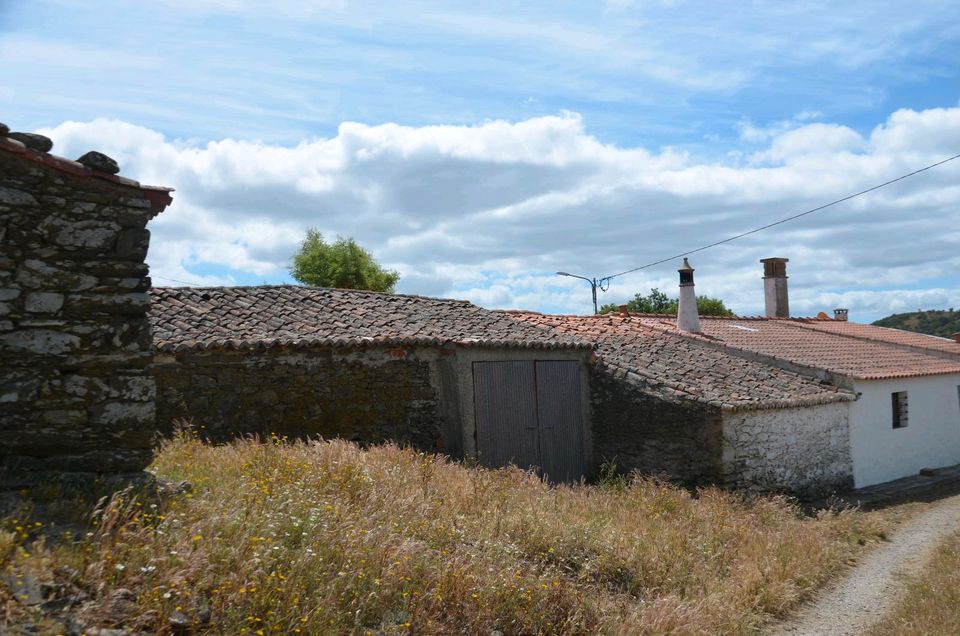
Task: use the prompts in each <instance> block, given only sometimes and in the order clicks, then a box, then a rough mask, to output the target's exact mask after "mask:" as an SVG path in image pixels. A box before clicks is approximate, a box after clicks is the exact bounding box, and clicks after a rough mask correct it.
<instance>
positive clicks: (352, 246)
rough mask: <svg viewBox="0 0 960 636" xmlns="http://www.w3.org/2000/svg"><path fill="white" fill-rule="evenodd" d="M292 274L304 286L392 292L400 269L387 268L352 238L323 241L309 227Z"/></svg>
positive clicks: (296, 256) (317, 233)
mask: <svg viewBox="0 0 960 636" xmlns="http://www.w3.org/2000/svg"><path fill="white" fill-rule="evenodd" d="M290 275H291V276H293V277H294V278H295V279H296V280H298V281H299V282H301V283H303V284H304V285H310V286H312V287H337V288H340V289H367V290H370V291H381V292H393V290H394V287H395V286H396V284H397V281H398V280H400V274H399V272H395V271H393V270H387V269H384V268H382V267H381V266H380V264H379V263H377V261H375V260H374V258H373V255H372V254H371V253H370V252H368V251H367V250H365V249H363V248H362V247H360V246H359V245H357V242H356V241H354V240H353V239H352V238H343V237H340V236H338V237H337V240H336V241H334V242H333V243H327V242H326V241H324V240H323V235H322V234H320V232H318V231H317V230H316V229H313V228H311V229H309V230H307V236H306V238H304V239H303V243H301V245H300V251H298V252H297V253H296V255H294V257H293V265H292V266H291V267H290Z"/></svg>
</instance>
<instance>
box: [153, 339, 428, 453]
mask: <svg viewBox="0 0 960 636" xmlns="http://www.w3.org/2000/svg"><path fill="white" fill-rule="evenodd" d="M437 357H438V352H437V351H435V350H430V349H427V348H417V349H412V350H406V349H402V348H387V347H369V348H355V349H330V348H306V347H302V348H297V349H288V348H282V347H276V348H272V349H266V350H262V351H235V350H234V351H211V352H196V351H194V352H189V353H180V354H158V355H157V357H156V364H155V370H156V375H157V382H158V387H159V401H158V423H159V426H160V428H161V431H162V432H164V433H169V432H170V429H171V427H172V426H174V425H175V424H176V423H177V421H178V420H183V421H188V422H191V423H192V424H193V425H194V426H195V427H196V428H197V430H198V432H199V433H201V434H202V435H203V436H204V437H206V438H208V439H211V440H215V441H226V440H229V439H231V438H234V437H237V436H242V435H247V434H257V435H259V436H261V437H264V436H268V435H270V434H276V435H279V436H288V437H290V438H303V437H325V438H333V437H339V438H342V439H348V440H354V441H357V442H362V443H377V442H384V441H387V440H394V441H396V442H398V443H400V444H409V445H412V446H414V447H416V448H419V449H422V450H437V449H438V447H439V446H441V445H442V443H441V439H442V433H443V431H442V413H441V407H440V401H441V398H440V392H439V386H438V384H437V380H436V379H435V378H436V372H435V371H434V368H435V361H436V359H437Z"/></svg>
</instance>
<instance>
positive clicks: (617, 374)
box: [509, 258, 960, 494]
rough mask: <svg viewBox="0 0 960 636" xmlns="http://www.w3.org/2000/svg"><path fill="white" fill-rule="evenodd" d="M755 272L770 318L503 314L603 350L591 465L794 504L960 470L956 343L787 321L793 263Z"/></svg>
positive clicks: (594, 389) (959, 345)
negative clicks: (781, 495) (781, 497)
mask: <svg viewBox="0 0 960 636" xmlns="http://www.w3.org/2000/svg"><path fill="white" fill-rule="evenodd" d="M763 262H764V270H765V277H764V288H765V292H766V293H765V298H766V310H767V313H768V314H769V316H768V317H762V318H743V317H730V318H718V317H710V316H699V317H698V319H697V320H696V321H693V320H689V319H688V320H686V321H683V320H678V319H677V318H676V317H674V316H662V315H643V314H630V313H628V312H626V311H625V308H622V310H621V313H620V314H619V315H606V316H551V315H541V314H536V313H530V312H510V314H509V315H511V316H513V317H514V318H515V319H517V320H521V321H524V322H527V323H533V324H537V325H541V326H546V327H550V328H552V329H555V330H557V331H561V332H563V333H568V334H571V335H576V336H578V337H580V338H582V339H585V340H591V341H593V342H596V343H597V355H598V358H599V362H598V364H597V365H595V366H594V367H593V369H592V373H591V400H592V404H593V412H594V434H593V439H594V446H593V448H594V454H595V457H594V463H595V464H599V463H602V462H606V461H613V462H615V463H616V465H617V466H618V467H619V468H620V469H621V470H634V469H635V470H640V471H641V472H645V473H660V474H664V475H667V476H670V477H673V478H677V479H681V480H684V481H687V482H694V483H703V482H714V483H721V484H725V485H728V486H732V487H737V488H758V489H769V490H784V491H789V492H794V493H800V494H814V493H823V492H827V491H831V490H843V489H845V488H849V487H863V486H869V485H873V484H877V483H882V482H885V481H890V480H893V479H897V478H900V477H904V476H907V475H912V474H916V473H917V472H918V471H920V470H921V469H923V468H936V467H943V466H948V465H953V464H958V463H960V342H958V341H954V340H947V339H944V338H937V337H933V336H926V335H923V334H916V333H910V332H905V331H899V330H896V329H886V328H883V327H874V326H872V325H863V324H856V323H851V322H848V321H847V320H846V316H847V312H846V310H837V312H836V316H835V318H829V317H827V316H826V314H821V316H819V317H817V318H789V317H788V316H789V309H788V305H787V303H788V296H787V285H786V267H785V264H786V262H787V259H784V258H773V259H764V261H763ZM692 274H693V269H692V268H691V267H689V264H688V263H686V261H685V262H684V266H683V267H682V268H681V269H680V276H681V285H682V286H685V287H687V288H688V289H689V288H691V287H692V286H693V277H692ZM692 298H694V296H693V294H692V293H688V294H687V299H688V300H687V301H688V302H693V301H692V300H691V299H692ZM680 302H681V305H683V302H684V296H682V295H681V300H680ZM681 313H682V307H681Z"/></svg>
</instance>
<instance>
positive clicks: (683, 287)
mask: <svg viewBox="0 0 960 636" xmlns="http://www.w3.org/2000/svg"><path fill="white" fill-rule="evenodd" d="M677 271H678V272H680V304H679V306H678V307H677V329H679V330H680V331H692V332H698V331H700V314H699V313H698V312H697V294H696V292H695V291H694V287H693V268H692V267H690V263H689V262H687V259H686V258H684V259H683V266H682V267H681V268H680V269H678V270H677Z"/></svg>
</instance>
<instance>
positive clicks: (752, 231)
mask: <svg viewBox="0 0 960 636" xmlns="http://www.w3.org/2000/svg"><path fill="white" fill-rule="evenodd" d="M954 159H960V154H957V155H953V156H952V157H948V158H947V159H944V160H942V161H938V162H936V163H931V164H930V165H929V166H924V167H923V168H920V169H919V170H914V171H913V172H909V173H907V174H905V175H901V176H899V177H897V178H896V179H890V180H889V181H884V182H883V183H881V184H880V185H875V186H873V187H872V188H867V189H866V190H861V191H860V192H856V193H854V194H851V195H848V196H845V197H843V198H842V199H837V200H836V201H831V202H830V203H825V204H823V205H821V206H818V207H815V208H813V209H811V210H807V211H806V212H800V213H799V214H794V215H792V216H788V217H785V218H782V219H780V220H779V221H774V222H773V223H768V224H766V225H763V226H761V227H758V228H754V229H752V230H749V231H747V232H743V233H741V234H737V235H735V236H731V237H729V238H725V239H723V240H722V241H716V242H715V243H710V244H709V245H704V246H703V247H698V248H697V249H694V250H690V251H689V252H682V253H680V254H677V255H675V256H669V257H667V258H661V259H660V260H659V261H653V262H652V263H647V264H646V265H641V266H640V267H634V268H633V269H628V270H627V271H625V272H620V273H619V274H612V275H610V276H604V277H603V278H601V279H599V280H600V282H609V281H610V279H612V278H616V277H617V276H623V275H625V274H632V273H633V272H638V271H640V270H641V269H646V268H648V267H653V266H654V265H660V264H661V263H666V262H667V261H672V260H675V259H678V258H682V257H684V256H689V255H690V254H696V253H697V252H702V251H703V250H707V249H710V248H711V247H716V246H717V245H723V244H724V243H729V242H730V241H735V240H737V239H739V238H743V237H744V236H749V235H750V234H756V233H757V232H762V231H763V230H768V229H770V228H772V227H774V226H776V225H780V224H781V223H786V222H787V221H792V220H794V219H799V218H800V217H802V216H807V215H808V214H813V213H814V212H819V211H820V210H823V209H825V208H829V207H830V206H832V205H837V204H838V203H843V202H844V201H849V200H850V199H854V198H856V197H859V196H861V195H864V194H867V193H868V192H873V191H874V190H879V189H880V188H884V187H886V186H888V185H890V184H892V183H896V182H897V181H903V180H904V179H907V178H909V177H912V176H914V175H917V174H920V173H921V172H924V171H926V170H930V169H931V168H936V167H937V166H942V165H943V164H945V163H947V162H948V161H953V160H954Z"/></svg>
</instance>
